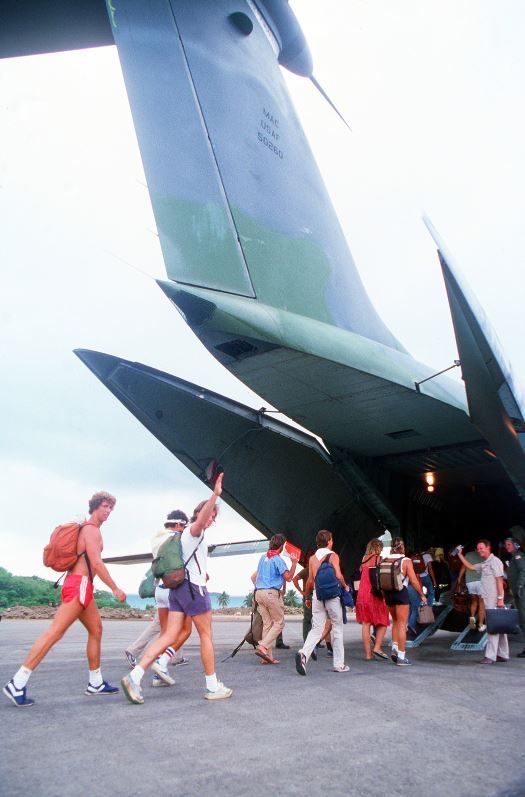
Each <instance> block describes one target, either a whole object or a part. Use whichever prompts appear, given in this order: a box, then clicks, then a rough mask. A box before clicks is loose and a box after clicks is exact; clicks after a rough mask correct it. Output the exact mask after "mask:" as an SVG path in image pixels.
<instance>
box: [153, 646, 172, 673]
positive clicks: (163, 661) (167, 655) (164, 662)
mask: <svg viewBox="0 0 525 797" xmlns="http://www.w3.org/2000/svg"><path fill="white" fill-rule="evenodd" d="M174 655H175V651H174V650H173V648H166V650H165V651H164V653H162V655H161V656H159V657H158V659H157V663H158V664H160V666H161V667H162V669H163V670H165V669H167V667H168V664H169V661H170V659H172V658H173V656H174Z"/></svg>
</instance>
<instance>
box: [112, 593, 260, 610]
mask: <svg viewBox="0 0 525 797" xmlns="http://www.w3.org/2000/svg"><path fill="white" fill-rule="evenodd" d="M219 594H220V593H219V592H210V597H211V608H212V609H218V608H219V604H218V602H217V600H218V597H219ZM245 597H246V596H244V595H242V596H241V595H230V602H229V604H228V607H229V608H231V609H236V608H237V607H238V606H242V605H243V603H244V598H245ZM126 600H127V602H128V604H129V605H130V606H131V608H132V609H145V608H146V607H147V606H154V605H155V600H154V599H153V598H139V596H138V595H128V597H127V598H126Z"/></svg>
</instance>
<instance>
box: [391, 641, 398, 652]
mask: <svg viewBox="0 0 525 797" xmlns="http://www.w3.org/2000/svg"><path fill="white" fill-rule="evenodd" d="M392 653H399V648H398V647H397V642H392Z"/></svg>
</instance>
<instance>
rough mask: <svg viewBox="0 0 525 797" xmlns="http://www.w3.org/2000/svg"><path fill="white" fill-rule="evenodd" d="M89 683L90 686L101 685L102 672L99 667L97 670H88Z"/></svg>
mask: <svg viewBox="0 0 525 797" xmlns="http://www.w3.org/2000/svg"><path fill="white" fill-rule="evenodd" d="M89 683H90V684H91V686H102V683H103V681H102V672H101V669H100V667H99V668H98V670H90V671H89Z"/></svg>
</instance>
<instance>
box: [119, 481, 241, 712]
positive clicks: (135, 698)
mask: <svg viewBox="0 0 525 797" xmlns="http://www.w3.org/2000/svg"><path fill="white" fill-rule="evenodd" d="M222 480H223V474H222V473H220V474H219V475H218V476H217V479H216V481H215V486H214V488H213V493H212V495H211V497H210V498H208V500H207V501H201V503H200V504H198V506H196V507H195V509H194V511H193V515H192V517H191V520H190V526H189V527H186V528H185V529H184V531H183V533H182V537H181V544H182V556H183V559H184V565H185V569H186V577H185V579H184V581H183V582H182V584H180V585H179V586H178V587H176V589H171V590H170V595H169V615H168V624H167V627H166V630H165V631H164V633H162V634H161V635H160V637H159V638H158V640H156V641H155V642H152V644H151V645H150V646H149V647H148V648H147V649H146V652H145V653H144V656H143V657H142V659H141V660H140V662H139V663H138V664H137V665H136V666H135V667H134V668H133V670H132V671H131V672H130V674H129V675H125V676H124V678H123V679H122V681H121V683H122V689H123V690H124V693H125V695H126V697H127V698H128V700H129V701H130V702H131V703H138V704H140V703H144V698H143V696H142V688H141V681H142V678H143V676H144V673H145V671H146V670H147V668H148V667H151V669H152V670H153V672H154V673H155V674H156V675H158V676H159V678H161V679H164V678H165V677H166V676H165V673H164V671H163V669H162V668H161V667H160V665H159V664H158V663H157V662H156V659H157V656H159V655H160V654H161V653H162V652H163V651H164V650H165V649H166V648H167V647H168V646H169V645H170V644H171V643H172V642H173V640H174V639H177V638H178V636H179V634H180V633H181V631H182V629H183V626H184V622H185V620H186V617H191V619H192V622H193V624H194V626H195V628H196V629H197V632H198V634H199V637H200V647H201V660H202V666H203V669H204V675H205V678H206V691H205V693H204V697H205V698H206V700H224V699H225V698H228V697H231V695H232V690H231V689H228V687H226V686H224V684H223V683H221V682H220V681H218V680H217V675H216V673H215V654H214V651H213V637H212V627H211V600H210V596H209V594H208V590H207V589H206V580H207V574H206V559H207V546H206V543H205V541H204V532H205V531H206V529H208V528H209V527H210V526H211V525H212V523H214V521H215V518H216V516H217V512H218V508H217V506H216V503H217V499H218V498H219V496H220V494H221V492H222Z"/></svg>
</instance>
